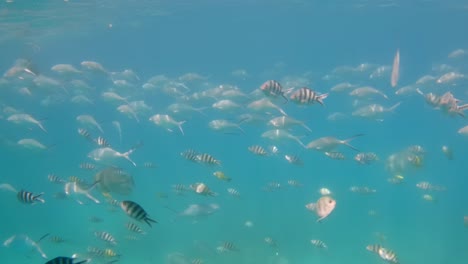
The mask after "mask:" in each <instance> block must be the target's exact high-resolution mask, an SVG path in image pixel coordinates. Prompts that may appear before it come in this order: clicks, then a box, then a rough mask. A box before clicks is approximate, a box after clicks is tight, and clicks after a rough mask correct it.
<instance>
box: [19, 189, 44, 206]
mask: <svg viewBox="0 0 468 264" xmlns="http://www.w3.org/2000/svg"><path fill="white" fill-rule="evenodd" d="M43 194H44V193H39V194H33V193H32V192H28V191H25V190H21V191H19V192H18V194H17V195H16V197H17V198H18V200H19V201H20V202H22V203H26V204H34V203H36V202H41V203H45V201H44V199H42V198H40V196H42V195H43Z"/></svg>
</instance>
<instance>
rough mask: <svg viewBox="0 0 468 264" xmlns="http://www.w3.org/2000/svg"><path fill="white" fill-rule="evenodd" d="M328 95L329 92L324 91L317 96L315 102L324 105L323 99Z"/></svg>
mask: <svg viewBox="0 0 468 264" xmlns="http://www.w3.org/2000/svg"><path fill="white" fill-rule="evenodd" d="M328 95H330V93H324V94H321V95H319V96H318V97H317V102H318V103H319V104H321V105H324V103H323V100H325V99H326V98H327V97H328Z"/></svg>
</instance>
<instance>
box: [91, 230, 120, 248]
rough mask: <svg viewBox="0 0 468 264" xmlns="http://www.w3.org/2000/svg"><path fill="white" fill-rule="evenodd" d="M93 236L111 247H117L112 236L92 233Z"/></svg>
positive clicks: (104, 233) (103, 233) (105, 233)
mask: <svg viewBox="0 0 468 264" xmlns="http://www.w3.org/2000/svg"><path fill="white" fill-rule="evenodd" d="M94 236H96V237H97V238H99V239H101V240H102V241H105V242H108V243H110V244H112V245H117V241H116V240H115V238H114V236H112V235H111V234H109V233H107V232H98V231H96V232H94Z"/></svg>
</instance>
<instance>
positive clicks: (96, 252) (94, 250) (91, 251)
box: [88, 247, 120, 258]
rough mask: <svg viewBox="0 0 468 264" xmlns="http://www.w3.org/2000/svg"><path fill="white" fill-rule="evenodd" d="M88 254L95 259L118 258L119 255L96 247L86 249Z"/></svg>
mask: <svg viewBox="0 0 468 264" xmlns="http://www.w3.org/2000/svg"><path fill="white" fill-rule="evenodd" d="M88 253H89V254H91V255H94V256H96V257H104V258H113V257H120V254H117V253H116V252H115V251H113V250H112V249H109V248H106V249H100V248H96V247H88Z"/></svg>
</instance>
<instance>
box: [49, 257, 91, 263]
mask: <svg viewBox="0 0 468 264" xmlns="http://www.w3.org/2000/svg"><path fill="white" fill-rule="evenodd" d="M87 262H88V260H82V261H78V262H75V258H70V257H56V258H54V259H51V260H49V261H47V262H46V263H45V264H82V263H87Z"/></svg>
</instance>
